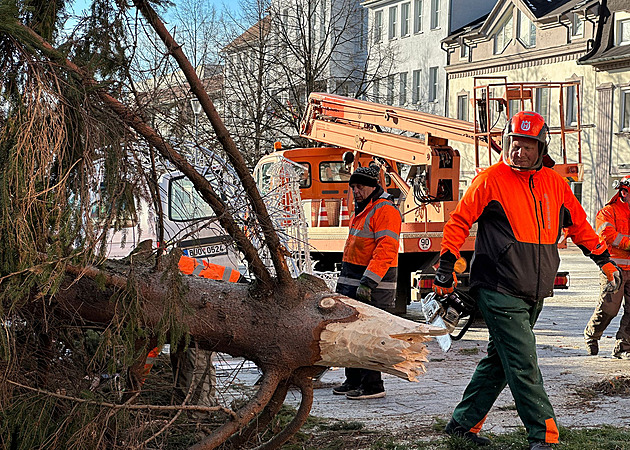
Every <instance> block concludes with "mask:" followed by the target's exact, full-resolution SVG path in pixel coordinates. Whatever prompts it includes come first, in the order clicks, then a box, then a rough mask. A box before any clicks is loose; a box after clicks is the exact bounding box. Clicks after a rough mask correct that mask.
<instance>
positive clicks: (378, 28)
mask: <svg viewBox="0 0 630 450" xmlns="http://www.w3.org/2000/svg"><path fill="white" fill-rule="evenodd" d="M381 42H383V11H382V10H381V11H376V12H375V13H374V43H375V44H379V43H381Z"/></svg>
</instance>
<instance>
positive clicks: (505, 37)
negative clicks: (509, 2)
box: [494, 11, 512, 55]
mask: <svg viewBox="0 0 630 450" xmlns="http://www.w3.org/2000/svg"><path fill="white" fill-rule="evenodd" d="M511 41H512V12H511V11H510V13H509V14H508V16H507V17H506V18H505V19H504V20H503V22H502V23H501V25H500V26H499V29H498V30H497V32H496V34H495V35H494V54H495V55H499V54H501V53H503V51H504V50H505V49H506V48H507V46H508V45H509V43H510V42H511Z"/></svg>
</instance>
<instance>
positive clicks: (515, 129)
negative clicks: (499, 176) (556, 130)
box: [503, 111, 549, 169]
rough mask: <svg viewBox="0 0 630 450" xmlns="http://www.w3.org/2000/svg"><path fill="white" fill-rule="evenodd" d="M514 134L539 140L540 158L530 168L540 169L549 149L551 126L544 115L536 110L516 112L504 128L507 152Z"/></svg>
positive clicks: (504, 142) (504, 145) (504, 147)
mask: <svg viewBox="0 0 630 450" xmlns="http://www.w3.org/2000/svg"><path fill="white" fill-rule="evenodd" d="M512 136H520V137H526V138H530V139H535V140H537V141H538V160H537V161H536V163H535V164H534V166H533V167H531V168H529V169H540V168H541V167H542V162H543V157H544V156H545V155H546V154H547V152H548V150H549V127H548V126H547V124H546V123H545V119H544V118H543V116H541V115H540V114H538V113H537V112H534V111H520V112H517V113H516V114H514V115H513V116H512V118H511V119H510V121H509V122H508V123H507V125H506V126H505V129H504V130H503V150H504V151H505V152H507V151H509V149H510V145H511V141H510V138H511V137H512Z"/></svg>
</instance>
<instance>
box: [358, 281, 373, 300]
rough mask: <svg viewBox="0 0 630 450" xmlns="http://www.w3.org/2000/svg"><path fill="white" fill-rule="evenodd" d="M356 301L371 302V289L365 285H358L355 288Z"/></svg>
mask: <svg viewBox="0 0 630 450" xmlns="http://www.w3.org/2000/svg"><path fill="white" fill-rule="evenodd" d="M357 300H360V301H362V302H365V303H370V302H371V301H372V289H371V288H370V287H369V286H366V285H365V284H360V285H359V287H358V288H357Z"/></svg>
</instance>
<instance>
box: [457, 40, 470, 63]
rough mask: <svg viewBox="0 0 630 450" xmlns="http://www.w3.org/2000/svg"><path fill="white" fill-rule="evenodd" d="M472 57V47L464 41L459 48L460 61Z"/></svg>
mask: <svg viewBox="0 0 630 450" xmlns="http://www.w3.org/2000/svg"><path fill="white" fill-rule="evenodd" d="M468 55H470V47H469V46H468V45H467V44H465V43H464V41H462V43H461V45H460V46H459V59H466V58H468Z"/></svg>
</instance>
